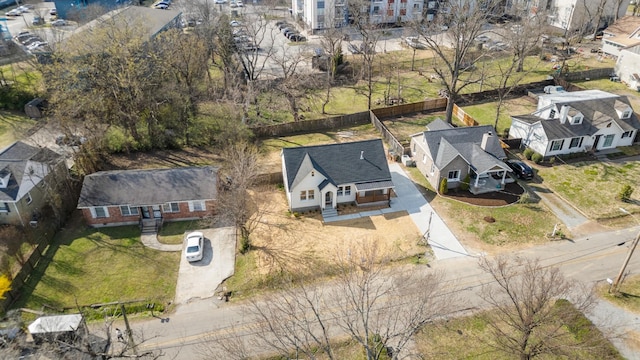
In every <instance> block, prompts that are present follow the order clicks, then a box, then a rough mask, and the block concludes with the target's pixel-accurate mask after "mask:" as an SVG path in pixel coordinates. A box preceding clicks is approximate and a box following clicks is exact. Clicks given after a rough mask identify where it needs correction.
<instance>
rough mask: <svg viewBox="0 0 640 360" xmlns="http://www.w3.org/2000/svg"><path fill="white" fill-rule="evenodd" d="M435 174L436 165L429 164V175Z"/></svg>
mask: <svg viewBox="0 0 640 360" xmlns="http://www.w3.org/2000/svg"><path fill="white" fill-rule="evenodd" d="M435 173H436V164H431V175H433V174H435Z"/></svg>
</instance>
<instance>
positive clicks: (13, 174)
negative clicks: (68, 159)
mask: <svg viewBox="0 0 640 360" xmlns="http://www.w3.org/2000/svg"><path fill="white" fill-rule="evenodd" d="M63 160H64V157H63V156H62V155H60V154H57V153H56V152H54V151H52V150H49V149H47V148H39V147H35V146H31V145H28V144H26V143H24V142H22V141H17V142H15V143H13V144H12V145H10V146H9V147H7V148H5V149H4V150H2V152H1V153H0V174H2V175H0V176H6V175H7V174H9V175H10V177H9V183H8V184H7V187H6V188H0V201H3V202H15V201H18V200H20V199H21V198H22V197H23V196H24V195H25V194H26V193H28V192H29V191H30V190H31V189H33V187H34V186H36V185H37V184H38V183H40V181H42V180H43V179H44V178H45V177H46V176H47V175H48V174H49V172H50V167H51V166H54V165H55V164H57V163H59V162H60V161H63Z"/></svg>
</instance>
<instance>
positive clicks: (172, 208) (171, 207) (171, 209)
mask: <svg viewBox="0 0 640 360" xmlns="http://www.w3.org/2000/svg"><path fill="white" fill-rule="evenodd" d="M162 211H164V212H166V213H177V212H180V205H179V204H178V203H177V202H172V203H166V204H164V205H163V209H162Z"/></svg>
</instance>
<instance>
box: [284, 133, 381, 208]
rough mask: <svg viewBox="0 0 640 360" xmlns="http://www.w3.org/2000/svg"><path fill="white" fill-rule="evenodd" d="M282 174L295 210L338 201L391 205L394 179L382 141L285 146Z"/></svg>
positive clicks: (330, 204) (339, 202)
mask: <svg viewBox="0 0 640 360" xmlns="http://www.w3.org/2000/svg"><path fill="white" fill-rule="evenodd" d="M282 176H283V180H284V186H285V193H286V194H287V201H288V202H289V209H290V210H291V211H306V210H312V209H322V211H323V216H325V217H326V216H327V215H331V214H334V215H335V208H336V207H337V205H338V204H343V203H348V204H351V203H355V204H356V205H371V204H385V203H386V204H388V203H389V200H390V196H391V189H392V188H393V182H392V181H391V173H390V172H389V166H388V164H387V159H386V157H385V152H384V147H383V146H382V140H380V139H375V140H365V141H357V142H349V143H340V144H330V145H318V146H301V147H295V148H284V149H282Z"/></svg>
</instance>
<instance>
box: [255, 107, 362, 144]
mask: <svg viewBox="0 0 640 360" xmlns="http://www.w3.org/2000/svg"><path fill="white" fill-rule="evenodd" d="M369 121H370V120H369V111H362V112H359V113H354V114H348V115H341V116H334V117H329V118H324V119H317V120H304V121H298V122H290V123H284V124H277V125H266V126H256V127H253V128H251V130H252V131H253V134H254V135H255V136H256V137H257V138H266V137H271V136H287V135H295V134H301V133H309V132H314V131H320V130H327V129H336V128H342V127H349V126H356V125H364V124H366V123H368V122H369Z"/></svg>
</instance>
